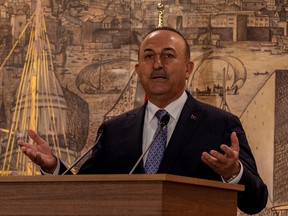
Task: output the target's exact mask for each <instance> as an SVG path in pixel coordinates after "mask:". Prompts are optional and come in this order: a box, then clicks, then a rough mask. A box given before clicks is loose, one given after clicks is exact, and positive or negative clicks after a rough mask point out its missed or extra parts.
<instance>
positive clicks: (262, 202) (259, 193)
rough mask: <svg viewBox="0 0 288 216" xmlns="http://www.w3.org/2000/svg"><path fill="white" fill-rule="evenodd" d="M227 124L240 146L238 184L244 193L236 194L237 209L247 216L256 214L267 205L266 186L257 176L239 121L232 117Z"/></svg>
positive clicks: (254, 162) (253, 160) (252, 157)
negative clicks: (241, 167) (241, 173)
mask: <svg viewBox="0 0 288 216" xmlns="http://www.w3.org/2000/svg"><path fill="white" fill-rule="evenodd" d="M229 124H231V125H230V128H231V131H230V132H232V131H235V132H236V133H237V137H238V140H239V145H240V154H239V159H240V161H241V163H242V165H243V175H242V178H241V179H240V182H239V184H243V185H245V191H244V192H239V193H238V208H239V209H240V210H241V211H243V212H245V213H247V214H256V213H259V212H260V211H262V210H263V209H264V208H265V206H266V204H267V199H268V190H267V186H266V184H265V183H264V182H263V180H262V179H261V177H260V176H259V173H258V171H257V166H256V161H255V159H254V156H253V154H252V151H251V149H250V147H249V144H248V141H247V138H246V135H245V132H244V130H243V128H242V124H241V122H240V120H239V119H238V117H236V116H233V118H232V121H230V123H229Z"/></svg>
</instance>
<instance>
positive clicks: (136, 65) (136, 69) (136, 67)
mask: <svg viewBox="0 0 288 216" xmlns="http://www.w3.org/2000/svg"><path fill="white" fill-rule="evenodd" d="M138 67H139V63H137V64H135V71H136V73H137V74H138Z"/></svg>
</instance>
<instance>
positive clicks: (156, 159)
mask: <svg viewBox="0 0 288 216" xmlns="http://www.w3.org/2000/svg"><path fill="white" fill-rule="evenodd" d="M165 114H167V112H166V110H158V111H157V112H156V113H155V116H156V117H157V119H158V127H157V129H156V132H155V134H154V141H153V143H152V144H151V148H150V150H149V153H148V156H147V159H146V163H145V166H144V171H145V173H148V174H153V173H156V172H157V170H158V168H159V165H160V162H161V160H162V157H163V154H164V151H165V148H166V143H167V125H165V126H164V127H163V126H161V124H160V122H161V118H162V117H163V116H164V115H165Z"/></svg>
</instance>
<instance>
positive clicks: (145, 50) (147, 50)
mask: <svg viewBox="0 0 288 216" xmlns="http://www.w3.org/2000/svg"><path fill="white" fill-rule="evenodd" d="M150 51H151V52H154V51H153V49H150V48H146V49H144V52H150ZM162 51H174V52H176V50H175V49H173V48H171V47H167V48H163V49H162Z"/></svg>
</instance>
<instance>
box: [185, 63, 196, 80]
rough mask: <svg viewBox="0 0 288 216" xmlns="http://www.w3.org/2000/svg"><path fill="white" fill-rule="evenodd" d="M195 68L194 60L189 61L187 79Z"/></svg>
mask: <svg viewBox="0 0 288 216" xmlns="http://www.w3.org/2000/svg"><path fill="white" fill-rule="evenodd" d="M193 68H194V62H192V61H189V62H188V63H187V64H186V80H188V79H189V77H190V75H191V74H192V71H193Z"/></svg>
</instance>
